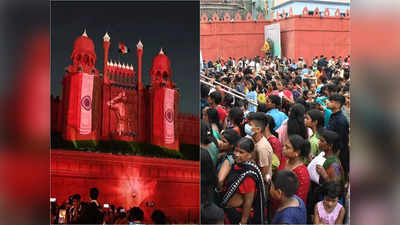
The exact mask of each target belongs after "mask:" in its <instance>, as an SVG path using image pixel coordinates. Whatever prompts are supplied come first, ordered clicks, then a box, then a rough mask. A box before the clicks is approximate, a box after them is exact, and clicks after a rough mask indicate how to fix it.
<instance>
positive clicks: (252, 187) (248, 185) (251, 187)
mask: <svg viewBox="0 0 400 225" xmlns="http://www.w3.org/2000/svg"><path fill="white" fill-rule="evenodd" d="M234 168H235V169H236V170H241V168H240V167H239V166H238V165H236V164H235V165H234ZM238 190H239V193H240V194H247V193H251V192H255V191H256V181H255V180H254V179H253V178H252V177H249V176H247V177H246V178H244V180H243V182H242V183H241V184H240V185H239V188H238Z"/></svg>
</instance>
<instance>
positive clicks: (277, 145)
mask: <svg viewBox="0 0 400 225" xmlns="http://www.w3.org/2000/svg"><path fill="white" fill-rule="evenodd" d="M267 140H268V142H269V143H270V144H271V147H272V150H273V151H274V153H275V155H276V156H277V157H278V158H279V161H280V162H281V161H282V158H283V155H282V144H281V142H279V139H278V138H277V137H275V136H270V137H269V138H268V139H267Z"/></svg>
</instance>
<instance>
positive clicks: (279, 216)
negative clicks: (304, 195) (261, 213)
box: [270, 170, 307, 224]
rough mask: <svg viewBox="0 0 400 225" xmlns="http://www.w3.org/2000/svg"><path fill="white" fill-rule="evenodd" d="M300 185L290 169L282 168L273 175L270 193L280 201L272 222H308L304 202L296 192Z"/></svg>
mask: <svg viewBox="0 0 400 225" xmlns="http://www.w3.org/2000/svg"><path fill="white" fill-rule="evenodd" d="M298 186H299V181H298V178H297V176H296V174H295V173H293V172H292V171H290V170H281V171H278V172H277V173H275V174H274V175H273V176H272V185H271V189H270V195H271V197H272V198H273V199H275V200H276V201H277V202H278V203H279V205H278V208H277V210H276V214H275V215H274V217H273V219H272V224H306V223H307V210H306V207H305V205H304V202H303V200H302V199H301V198H299V197H298V196H297V195H296V194H295V193H296V190H297V189H298Z"/></svg>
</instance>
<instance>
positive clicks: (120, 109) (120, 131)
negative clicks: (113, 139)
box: [107, 91, 129, 136]
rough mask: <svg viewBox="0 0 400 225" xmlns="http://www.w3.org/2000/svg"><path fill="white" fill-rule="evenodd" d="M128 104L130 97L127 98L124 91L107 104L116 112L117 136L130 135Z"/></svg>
mask: <svg viewBox="0 0 400 225" xmlns="http://www.w3.org/2000/svg"><path fill="white" fill-rule="evenodd" d="M127 103H128V97H127V96H126V92H125V91H122V92H120V93H119V94H118V96H116V97H115V98H113V99H112V100H111V101H108V102H107V105H108V106H110V108H111V109H112V110H113V111H114V113H115V115H116V117H117V120H118V122H117V135H119V136H124V135H125V134H128V133H129V129H128V127H127V112H126V111H127Z"/></svg>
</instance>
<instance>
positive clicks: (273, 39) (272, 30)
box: [264, 23, 281, 58]
mask: <svg viewBox="0 0 400 225" xmlns="http://www.w3.org/2000/svg"><path fill="white" fill-rule="evenodd" d="M268 41H270V43H272V46H269V47H270V49H271V52H272V56H278V57H279V58H280V57H281V25H280V23H274V24H271V25H267V26H264V42H268Z"/></svg>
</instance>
